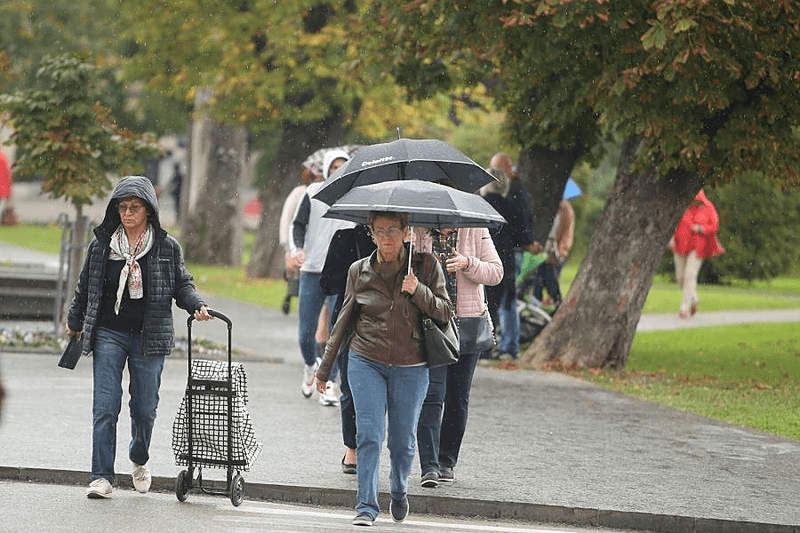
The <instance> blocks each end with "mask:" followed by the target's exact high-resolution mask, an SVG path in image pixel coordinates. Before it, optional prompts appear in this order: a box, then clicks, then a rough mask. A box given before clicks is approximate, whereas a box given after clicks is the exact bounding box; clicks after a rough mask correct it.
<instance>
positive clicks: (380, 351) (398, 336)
mask: <svg viewBox="0 0 800 533" xmlns="http://www.w3.org/2000/svg"><path fill="white" fill-rule="evenodd" d="M406 257H407V256H406ZM376 260H377V251H375V252H373V253H372V254H371V255H370V256H369V257H365V258H364V259H360V260H358V261H356V262H355V263H353V264H352V265H350V269H349V270H348V273H347V287H346V289H345V297H344V303H343V304H342V309H341V311H339V317H338V318H337V320H336V324H335V325H334V327H333V331H332V332H331V335H330V338H329V339H328V343H327V344H326V345H325V355H324V357H323V359H322V363H321V364H320V367H319V369H318V370H317V378H318V379H319V380H320V381H327V380H328V377H329V376H330V373H331V368H332V367H333V363H334V362H335V360H336V356H337V354H338V353H339V351H340V350H341V348H342V347H343V346H344V345H345V344H346V343H347V342H348V340H349V342H350V348H351V349H352V350H354V351H355V352H357V353H358V354H359V355H362V356H364V357H366V358H368V359H371V360H373V361H377V362H379V363H383V364H385V365H390V366H410V365H418V364H422V363H424V362H425V358H424V354H423V348H422V328H421V318H422V313H425V314H427V315H428V316H430V317H431V318H433V319H434V320H436V321H437V322H440V323H445V322H447V321H448V320H450V316H451V315H452V313H453V309H452V308H453V304H452V303H451V302H450V298H449V297H448V296H447V289H446V288H445V279H444V273H443V272H442V267H441V266H440V265H439V262H438V261H437V260H436V258H435V257H434V256H433V255H432V254H429V253H426V252H414V255H413V256H412V258H411V268H412V269H413V270H414V273H415V274H416V276H417V279H418V280H419V284H418V285H417V290H416V291H414V294H413V295H411V296H408V295H406V294H404V293H403V292H401V290H400V289H401V287H402V281H403V277H404V276H405V274H406V270H405V269H400V272H399V273H398V274H397V276H398V279H397V282H396V283H395V289H394V293H393V294H391V293H390V292H389V287H388V285H387V284H386V282H385V281H383V279H381V277H380V276H379V275H378V273H377V272H376V271H375V269H374V268H373V264H374V262H375V261H376Z"/></svg>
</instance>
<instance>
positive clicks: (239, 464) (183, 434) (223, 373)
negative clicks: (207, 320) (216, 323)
mask: <svg viewBox="0 0 800 533" xmlns="http://www.w3.org/2000/svg"><path fill="white" fill-rule="evenodd" d="M208 312H209V314H210V315H211V316H213V317H216V318H219V319H220V320H223V321H224V322H225V323H227V325H228V360H227V362H225V361H210V360H202V359H195V360H192V321H193V320H194V316H190V317H189V318H188V320H187V321H186V325H187V336H188V348H187V360H188V378H187V383H186V394H185V395H184V397H183V399H182V400H181V406H180V408H179V410H178V414H177V415H176V417H175V422H174V423H173V425H172V449H173V452H174V453H175V463H176V464H177V465H178V466H186V467H187V468H186V470H182V471H181V472H180V473H179V474H178V477H177V479H176V480H175V495H176V496H177V497H178V500H179V501H182V502H183V501H186V497H187V494H188V492H189V491H190V490H191V489H193V488H195V487H196V488H199V489H200V490H201V491H202V492H203V493H205V494H215V495H225V496H229V497H230V499H231V503H232V504H233V505H234V506H239V505H241V503H242V500H243V499H244V478H243V477H242V475H241V472H242V471H247V470H249V469H250V466H251V465H252V464H253V462H255V460H256V459H257V458H258V455H259V454H260V453H261V449H262V445H261V444H260V443H258V442H256V439H255V434H254V432H253V424H252V421H251V420H250V414H249V413H248V411H247V407H246V405H247V377H246V375H245V372H244V366H242V365H241V364H240V363H233V362H232V360H231V328H232V323H231V320H230V319H229V318H228V317H227V316H225V315H223V314H222V313H220V312H217V311H213V310H211V309H209V310H208ZM204 466H205V467H210V468H225V469H227V473H228V476H227V484H226V485H225V487H224V488H221V482H214V481H210V480H205V482H204V480H203V467H204ZM195 472H196V476H195Z"/></svg>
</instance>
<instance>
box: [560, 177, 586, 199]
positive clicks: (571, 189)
mask: <svg viewBox="0 0 800 533" xmlns="http://www.w3.org/2000/svg"><path fill="white" fill-rule="evenodd" d="M582 194H583V193H582V192H581V188H580V187H578V184H577V183H576V182H575V180H574V179H572V178H569V179H568V180H567V185H566V186H565V187H564V200H569V199H571V198H577V197H578V196H580V195H582Z"/></svg>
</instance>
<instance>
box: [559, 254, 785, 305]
mask: <svg viewBox="0 0 800 533" xmlns="http://www.w3.org/2000/svg"><path fill="white" fill-rule="evenodd" d="M577 269H578V264H577V262H576V263H575V264H568V265H565V267H564V271H563V272H562V273H561V291H562V293H563V294H566V293H567V291H569V286H570V284H571V283H572V280H573V279H575V275H576V274H577ZM697 292H698V295H699V296H700V310H701V311H728V310H743V309H798V308H800V277H796V276H794V277H789V276H785V277H780V278H775V279H773V280H770V281H758V282H754V283H747V282H744V281H739V280H735V281H734V282H732V283H731V284H730V285H700V286H699V287H698V289H697ZM680 301H681V291H680V289H679V288H678V286H677V285H676V284H675V282H673V281H671V280H669V279H668V277H667V276H656V278H655V279H654V280H653V284H652V285H651V287H650V291H649V292H648V293H647V300H645V303H644V309H642V312H643V313H677V312H678V307H679V305H680Z"/></svg>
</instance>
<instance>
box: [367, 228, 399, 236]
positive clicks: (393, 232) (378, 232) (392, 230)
mask: <svg viewBox="0 0 800 533" xmlns="http://www.w3.org/2000/svg"><path fill="white" fill-rule="evenodd" d="M402 231H403V230H402V229H400V228H389V229H383V228H378V229H373V230H372V234H373V235H374V236H375V237H378V238H381V237H386V236H387V235H388V236H389V237H397V236H398V235H400V232H402Z"/></svg>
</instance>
